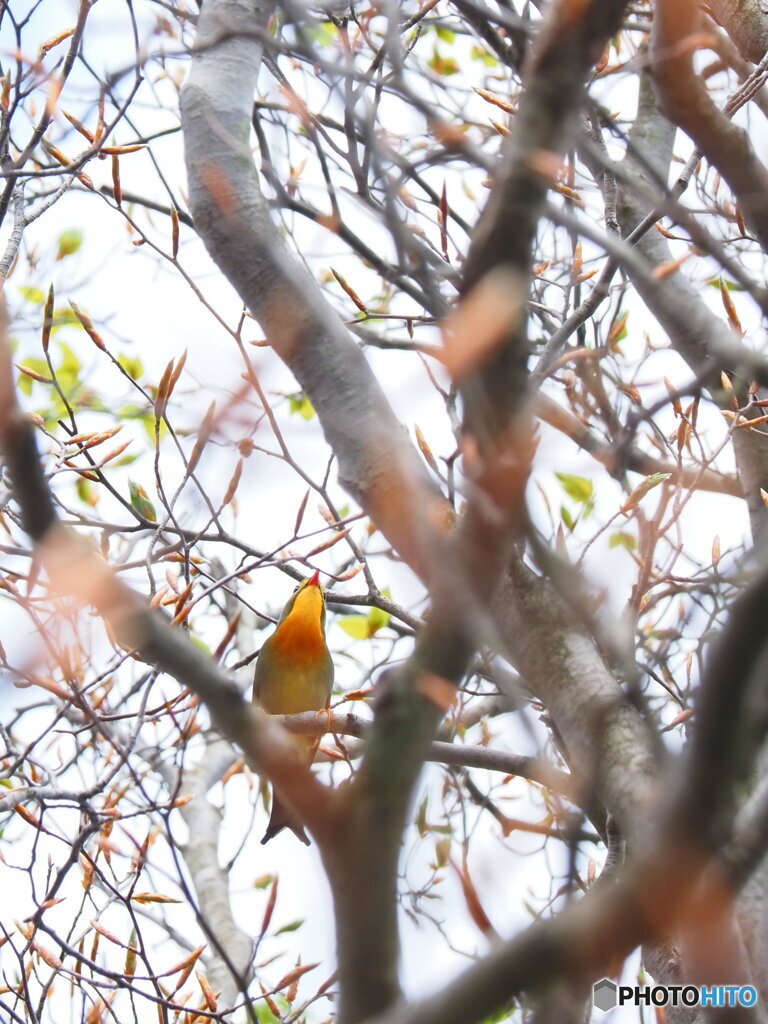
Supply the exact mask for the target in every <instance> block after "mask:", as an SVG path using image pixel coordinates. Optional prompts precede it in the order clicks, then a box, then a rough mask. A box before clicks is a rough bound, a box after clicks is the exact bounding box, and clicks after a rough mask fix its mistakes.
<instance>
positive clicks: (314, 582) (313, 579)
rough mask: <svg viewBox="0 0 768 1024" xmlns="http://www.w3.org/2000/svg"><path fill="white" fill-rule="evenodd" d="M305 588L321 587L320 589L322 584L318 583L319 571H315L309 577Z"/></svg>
mask: <svg viewBox="0 0 768 1024" xmlns="http://www.w3.org/2000/svg"><path fill="white" fill-rule="evenodd" d="M307 586H308V587H321V588H322V583H321V582H320V570H319V569H315V571H314V573H313V574H312V575H311V576H310V577H309V579H308V580H307Z"/></svg>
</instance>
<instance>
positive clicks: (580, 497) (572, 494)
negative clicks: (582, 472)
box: [555, 473, 593, 503]
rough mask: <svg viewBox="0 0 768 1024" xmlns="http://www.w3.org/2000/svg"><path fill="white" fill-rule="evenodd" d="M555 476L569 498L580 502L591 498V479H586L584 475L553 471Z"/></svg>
mask: <svg viewBox="0 0 768 1024" xmlns="http://www.w3.org/2000/svg"><path fill="white" fill-rule="evenodd" d="M555 476H556V477H557V479H558V480H559V481H560V484H561V486H562V488H563V490H564V491H565V493H566V494H567V495H568V497H569V498H573V500H574V501H579V502H582V503H585V502H588V501H590V500H591V498H592V491H593V487H592V481H591V480H587V478H586V477H584V476H575V475H574V474H573V473H555Z"/></svg>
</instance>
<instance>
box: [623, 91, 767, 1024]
mask: <svg viewBox="0 0 768 1024" xmlns="http://www.w3.org/2000/svg"><path fill="white" fill-rule="evenodd" d="M676 133H677V128H676V126H674V125H673V124H672V123H671V122H670V121H668V120H667V118H666V117H664V115H663V114H662V113H661V112H660V110H659V108H658V105H657V103H656V99H655V96H654V92H653V89H652V87H651V84H650V81H649V77H648V75H647V73H643V74H642V75H641V83H640V95H639V102H638V111H637V117H636V120H635V122H634V124H633V127H632V130H631V132H630V149H629V150H628V152H627V155H626V157H625V159H624V161H623V165H622V169H623V170H624V171H625V172H627V173H628V174H629V175H630V177H631V178H632V179H634V180H635V182H636V187H635V188H632V187H631V186H626V185H625V186H623V187H621V190H620V201H619V206H618V214H619V222H620V226H621V231H622V234H623V235H628V234H629V232H630V231H631V230H632V228H633V227H634V226H635V225H636V224H637V223H638V222H639V221H640V220H641V219H642V218H643V217H644V216H645V214H646V213H647V212H648V209H649V205H652V202H651V203H650V204H649V202H648V200H647V198H645V197H646V196H648V194H649V193H652V191H653V183H652V182H650V181H649V180H648V175H647V171H646V169H645V167H644V166H643V163H642V162H641V161H640V160H639V159H638V158H637V156H636V155H635V152H636V151H637V152H640V153H642V155H643V159H644V161H646V162H647V163H650V164H651V166H652V167H653V168H654V170H655V171H656V173H657V174H658V175H659V178H660V180H661V181H666V180H667V177H668V174H669V168H670V165H671V159H672V151H673V145H674V140H675V136H676ZM636 244H637V248H638V249H639V251H640V252H642V253H643V254H644V255H645V257H646V258H647V259H648V261H649V262H650V263H651V264H652V265H655V266H659V265H662V264H664V263H667V262H669V261H670V260H671V259H672V252H671V250H670V248H669V245H668V243H667V241H666V239H665V238H664V237H663V236H662V235H661V234H660V233H659V232H657V231H649V232H648V233H647V234H646V235H644V236H643V237H642V238H641V239H640V240H639V241H638V242H637V243H636ZM669 281H670V283H673V285H674V289H675V291H676V292H677V293H678V295H679V303H680V304H679V306H678V308H674V305H673V304H671V303H670V302H669V301H668V293H667V292H666V291H665V290H664V289H660V288H659V289H654V288H652V287H648V286H647V284H645V283H644V282H641V281H638V280H635V281H634V282H633V283H634V285H635V287H636V289H637V291H638V292H639V293H640V295H641V296H642V298H643V300H644V302H645V303H646V306H647V307H648V309H649V310H650V311H651V313H653V315H654V316H655V317H656V318H657V320H658V321H659V323H660V324H661V326H662V328H663V329H664V330H665V332H666V333H667V336H668V337H669V340H670V343H671V345H672V347H673V348H674V349H675V350H676V351H677V352H678V353H679V354H680V355H681V356H682V358H683V359H684V360H685V361H686V363H687V364H688V365H689V367H690V368H691V370H692V371H693V372H694V374H696V375H699V376H701V377H702V379H703V381H704V382H705V384H708V385H709V387H710V389H711V390H712V391H713V392H714V393H713V398H714V399H715V401H722V400H723V396H722V394H721V393H719V390H718V389H719V383H720V382H719V379H718V378H719V367H717V365H714V366H713V365H712V363H711V360H710V358H709V355H708V351H707V333H706V332H705V333H703V334H702V333H700V332H699V331H695V332H693V331H690V330H689V328H688V326H687V323H686V319H685V318H684V317H683V318H681V316H680V312H681V309H682V310H685V309H687V308H692V307H693V305H694V304H695V305H696V306H697V307H699V311H700V312H699V314H698V316H697V321H696V322H697V323H699V324H701V323H702V322H703V323H704V325H706V323H707V321H709V322H710V327H711V333H712V334H715V333H717V332H719V331H721V330H722V322H721V321H720V320H719V319H718V317H717V316H716V315H715V314H714V313H712V312H711V311H710V310H709V309H708V307H706V305H705V304H704V303H703V301H702V299H701V297H700V296H699V295H698V293H697V292H696V291H695V289H694V288H693V287H692V285H691V284H690V282H689V281H688V278H687V277H686V276H685V274H684V273H682V272H681V271H679V270H678V271H675V273H674V274H673V276H672V278H671V279H669ZM746 383H747V382H743V383H742V390H741V393H742V395H744V394H745V390H746ZM735 385H736V386H737V387H738V386H739V382H738V381H735ZM726 404H727V399H726ZM733 440H734V450H735V456H736V464H737V471H738V476H739V478H740V480H741V482H742V488H743V491H744V495H745V499H746V501H747V506H748V509H749V514H750V521H751V524H752V531H753V537H754V538H755V541H757V540H758V539H761V538H762V536H763V534H764V532H765V525H766V512H765V506H764V504H763V501H762V498H761V497H760V488H761V487H762V488H768V444H767V443H766V439H765V438H764V437H763V436H762V435H760V434H752V432H750V431H743V430H742V431H737V432H736V433H735V436H734V439H733ZM766 892H768V871H767V870H766V866H765V864H763V866H762V867H761V868H760V869H759V870H758V871H756V873H755V874H754V875H753V876H752V877H751V878H750V880H749V882H748V883H747V886H746V887H745V889H744V892H743V893H742V896H741V898H740V901H739V905H738V911H737V921H738V926H739V928H740V932H741V936H740V937H739V935H738V934H735V936H734V942H739V941H743V943H744V947H745V948H746V951H747V959H748V962H749V967H750V971H751V977H752V981H753V983H754V984H757V985H758V986H759V989H760V996H761V1002H763V1003H764V1002H765V1000H766V998H768V990H766V988H765V980H766V975H767V974H768V971H767V970H766V960H765V948H766V946H765V942H764V941H762V940H763V939H764V937H765V935H766V932H767V930H768V923H767V919H766V906H767V903H766V899H767V898H766ZM725 924H727V922H726V923H724V925H723V926H724V927H725ZM644 956H645V958H646V960H647V962H648V966H649V969H650V970H651V971H652V972H653V973H654V975H655V976H656V977H657V978H658V979H659V980H664V981H666V982H668V983H669V984H676V983H678V982H679V980H680V977H682V976H684V973H685V964H684V963H681V961H680V959H679V954H678V953H676V952H675V951H674V950H673V949H672V947H671V946H666V945H665V946H663V947H658V946H654V947H649V948H648V949H647V950H646V951H645V953H644ZM668 1013H669V1014H670V1021H671V1022H672V1024H687V1022H688V1021H690V1020H694V1019H696V1020H697V1019H698V1015H696V1014H694V1015H691V1013H690V1011H687V1010H686V1009H685V1008H682V1007H677V1008H675V1007H670V1008H669V1009H668Z"/></svg>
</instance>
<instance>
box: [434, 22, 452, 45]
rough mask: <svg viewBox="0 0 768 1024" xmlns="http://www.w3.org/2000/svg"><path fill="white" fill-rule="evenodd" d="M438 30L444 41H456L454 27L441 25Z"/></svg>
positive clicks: (439, 37) (438, 35)
mask: <svg viewBox="0 0 768 1024" xmlns="http://www.w3.org/2000/svg"><path fill="white" fill-rule="evenodd" d="M436 31H437V37H438V39H442V40H443V42H444V43H453V42H455V41H456V33H455V32H454V31H453V29H451V28H443V26H442V25H441V26H439V27H438V28H437V30H436Z"/></svg>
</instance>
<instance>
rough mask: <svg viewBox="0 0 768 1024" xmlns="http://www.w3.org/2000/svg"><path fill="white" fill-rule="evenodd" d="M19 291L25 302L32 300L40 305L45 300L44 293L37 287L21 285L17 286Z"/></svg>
mask: <svg viewBox="0 0 768 1024" xmlns="http://www.w3.org/2000/svg"><path fill="white" fill-rule="evenodd" d="M19 292H20V293H21V297H22V298H23V299H26V300H27V302H34V304H35V305H36V306H41V305H42V304H43V303H44V302H45V294H44V293H43V292H42V291H41V290H40V289H39V288H28V287H26V286H22V287H21V288H19Z"/></svg>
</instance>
